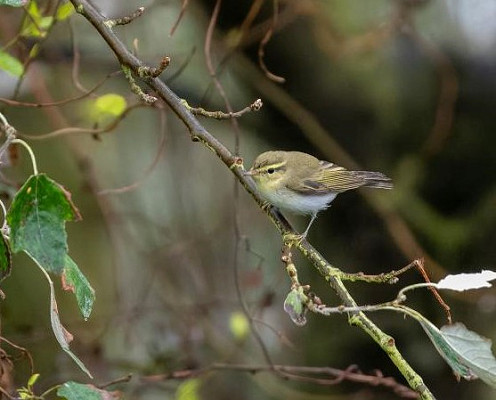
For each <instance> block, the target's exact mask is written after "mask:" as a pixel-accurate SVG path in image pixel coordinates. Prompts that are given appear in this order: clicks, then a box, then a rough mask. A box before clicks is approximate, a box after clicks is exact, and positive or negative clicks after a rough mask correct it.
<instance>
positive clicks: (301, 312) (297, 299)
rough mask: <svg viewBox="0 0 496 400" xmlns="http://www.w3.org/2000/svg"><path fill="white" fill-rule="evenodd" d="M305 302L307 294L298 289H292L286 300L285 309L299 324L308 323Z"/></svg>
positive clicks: (292, 319)
mask: <svg viewBox="0 0 496 400" xmlns="http://www.w3.org/2000/svg"><path fill="white" fill-rule="evenodd" d="M307 310H308V309H307V306H306V304H305V295H304V294H303V293H302V292H301V291H300V290H298V289H291V291H290V292H289V293H288V295H287V296H286V300H284V311H286V312H287V313H288V315H289V317H290V318H291V321H293V322H294V323H295V324H296V325H298V326H303V325H305V324H306V323H307V319H306V317H305V314H306V313H307Z"/></svg>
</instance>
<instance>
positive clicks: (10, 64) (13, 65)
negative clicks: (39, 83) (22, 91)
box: [0, 50, 24, 77]
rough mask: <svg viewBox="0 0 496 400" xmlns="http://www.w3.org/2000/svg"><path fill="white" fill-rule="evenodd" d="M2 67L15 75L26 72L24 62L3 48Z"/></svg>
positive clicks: (0, 67)
mask: <svg viewBox="0 0 496 400" xmlns="http://www.w3.org/2000/svg"><path fill="white" fill-rule="evenodd" d="M0 69H1V70H4V71H5V72H7V73H8V74H10V75H12V76H15V77H19V76H21V75H22V74H23V72H24V66H23V65H22V63H21V62H20V61H19V60H18V59H17V58H15V57H12V56H11V55H10V54H9V53H6V52H4V51H2V50H0Z"/></svg>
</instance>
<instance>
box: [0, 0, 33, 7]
mask: <svg viewBox="0 0 496 400" xmlns="http://www.w3.org/2000/svg"><path fill="white" fill-rule="evenodd" d="M28 1H29V0H0V6H11V7H23V6H25V5H26V4H28Z"/></svg>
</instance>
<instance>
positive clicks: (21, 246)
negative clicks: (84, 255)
mask: <svg viewBox="0 0 496 400" xmlns="http://www.w3.org/2000/svg"><path fill="white" fill-rule="evenodd" d="M80 218H81V216H80V214H79V211H78V209H77V208H76V206H75V205H74V204H73V203H72V201H71V195H70V193H69V192H67V191H66V190H65V189H64V188H63V187H62V186H61V185H59V184H58V183H57V182H55V181H53V180H52V179H50V178H48V177H47V176H46V175H45V174H39V175H35V176H31V177H30V178H29V179H28V180H27V181H26V183H25V184H24V185H23V186H22V187H21V189H20V190H19V191H18V192H17V194H16V196H15V197H14V200H13V201H12V204H11V206H10V209H9V211H8V213H7V223H8V224H9V226H10V244H11V248H12V251H13V252H14V253H17V252H19V251H25V252H26V253H28V254H29V256H30V257H32V258H33V259H34V260H35V261H36V262H37V263H38V264H39V265H41V266H42V267H43V268H44V269H45V270H47V271H49V272H54V273H57V274H60V273H62V271H63V269H64V266H65V264H66V256H67V251H68V247H67V234H66V231H65V222H66V221H74V220H79V219H80Z"/></svg>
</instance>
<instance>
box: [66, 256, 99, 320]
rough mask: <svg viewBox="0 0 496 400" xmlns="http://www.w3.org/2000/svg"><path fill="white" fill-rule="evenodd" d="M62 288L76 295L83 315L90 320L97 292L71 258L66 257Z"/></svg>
mask: <svg viewBox="0 0 496 400" xmlns="http://www.w3.org/2000/svg"><path fill="white" fill-rule="evenodd" d="M62 287H63V288H64V290H68V291H71V292H74V293H75V295H76V300H77V303H78V306H79V309H80V310H81V314H83V317H84V319H88V317H89V316H90V314H91V310H92V308H93V302H94V301H95V291H94V290H93V288H92V287H91V285H90V283H89V282H88V280H87V279H86V277H85V276H84V275H83V273H82V272H81V271H80V269H79V268H78V266H77V265H76V263H75V262H74V261H73V260H72V258H71V257H69V256H66V263H65V267H64V271H63V274H62Z"/></svg>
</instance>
